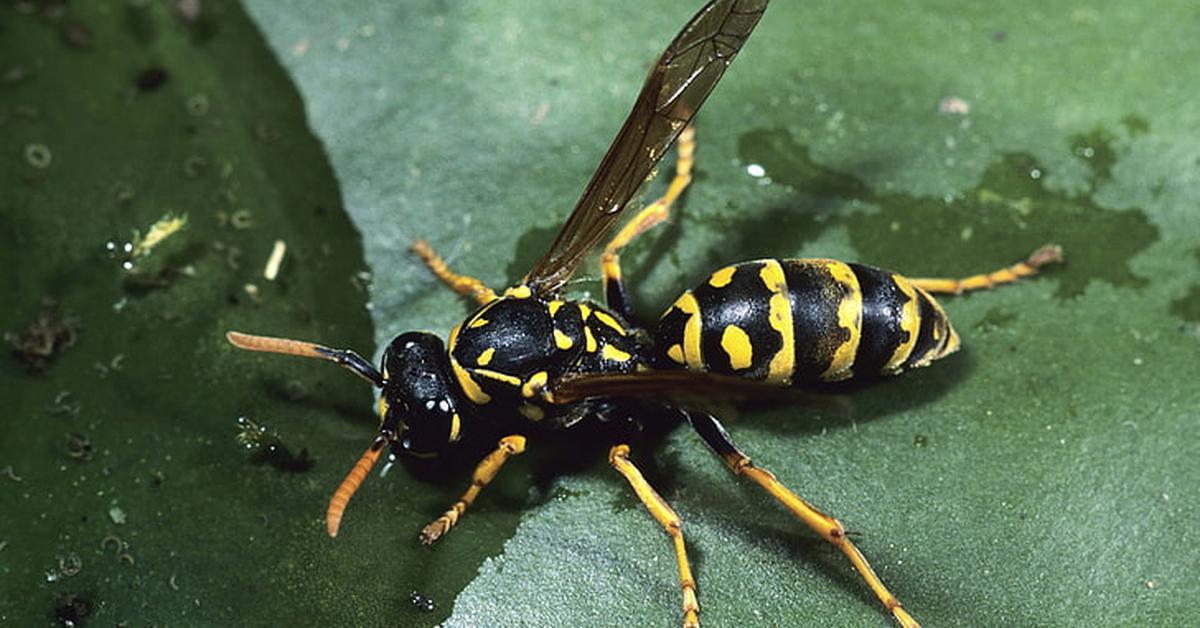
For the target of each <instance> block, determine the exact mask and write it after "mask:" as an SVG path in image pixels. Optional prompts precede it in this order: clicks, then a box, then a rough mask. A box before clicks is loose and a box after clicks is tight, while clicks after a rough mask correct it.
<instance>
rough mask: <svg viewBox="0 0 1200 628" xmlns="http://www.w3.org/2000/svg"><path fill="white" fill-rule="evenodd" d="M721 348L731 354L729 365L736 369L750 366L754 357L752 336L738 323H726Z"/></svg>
mask: <svg viewBox="0 0 1200 628" xmlns="http://www.w3.org/2000/svg"><path fill="white" fill-rule="evenodd" d="M721 348H722V349H724V350H725V354H726V355H728V356H729V365H730V366H732V367H733V368H734V370H741V369H744V368H749V367H750V363H751V362H752V361H753V359H754V346H753V345H751V344H750V336H749V335H747V334H746V332H745V331H744V330H743V329H742V328H741V327H738V326H737V325H726V326H725V331H724V332H722V333H721Z"/></svg>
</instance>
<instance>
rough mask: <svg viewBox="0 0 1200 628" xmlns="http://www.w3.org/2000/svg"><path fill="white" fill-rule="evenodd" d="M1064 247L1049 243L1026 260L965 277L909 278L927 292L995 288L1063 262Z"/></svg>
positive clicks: (962, 291) (956, 291)
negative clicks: (1046, 266)
mask: <svg viewBox="0 0 1200 628" xmlns="http://www.w3.org/2000/svg"><path fill="white" fill-rule="evenodd" d="M1062 259H1063V255H1062V247H1061V246H1058V245H1057V244H1047V245H1045V246H1043V247H1042V248H1040V249H1038V250H1036V251H1034V252H1033V253H1032V254H1030V255H1029V257H1027V258H1025V259H1024V260H1022V261H1020V262H1017V263H1016V264H1013V265H1012V266H1008V267H1006V268H1001V269H1000V270H997V271H994V272H990V273H984V274H979V275H972V276H970V277H963V278H962V279H942V278H924V279H909V281H910V282H912V284H913V285H915V286H917V287H920V288H923V289H924V290H925V291H926V292H933V293H937V294H962V293H964V292H971V291H973V290H985V289H988V288H995V287H996V286H1001V285H1004V284H1008V283H1013V282H1015V281H1017V280H1018V279H1023V278H1025V277H1030V276H1033V275H1036V274H1037V273H1038V269H1039V268H1041V267H1042V266H1045V265H1046V264H1052V263H1055V262H1061V261H1062Z"/></svg>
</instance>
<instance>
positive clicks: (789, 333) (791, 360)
mask: <svg viewBox="0 0 1200 628" xmlns="http://www.w3.org/2000/svg"><path fill="white" fill-rule="evenodd" d="M758 276H759V278H760V279H761V280H762V282H763V285H765V286H766V287H767V289H768V290H770V291H771V300H770V302H769V303H768V304H767V310H768V314H767V320H768V321H769V322H770V324H771V329H774V330H775V331H776V332H778V333H779V336H780V338H781V339H782V340H783V343H782V345H781V346H780V347H779V351H776V352H775V355H773V356H771V362H770V364H769V365H768V366H767V379H766V381H767V382H768V383H771V384H779V385H787V384H790V383H791V381H792V375H793V374H794V372H795V370H796V330H795V329H793V328H792V302H791V300H789V299H788V294H787V292H788V287H787V279H786V278H785V277H784V275H783V266H780V265H779V262H777V261H775V260H773V259H772V260H767V261H765V262H763V267H762V270H760V271H759V273H758Z"/></svg>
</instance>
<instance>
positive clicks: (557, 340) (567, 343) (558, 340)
mask: <svg viewBox="0 0 1200 628" xmlns="http://www.w3.org/2000/svg"><path fill="white" fill-rule="evenodd" d="M554 346H556V347H558V348H559V349H561V350H563V351H566V350H567V349H570V348H571V347H573V346H575V341H574V340H571V337H570V336H568V335H566V334H564V333H562V332H561V331H559V330H557V329H555V330H554Z"/></svg>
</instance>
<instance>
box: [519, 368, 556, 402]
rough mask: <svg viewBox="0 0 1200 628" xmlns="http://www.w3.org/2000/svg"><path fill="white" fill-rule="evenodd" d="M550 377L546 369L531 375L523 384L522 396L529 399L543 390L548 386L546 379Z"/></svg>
mask: <svg viewBox="0 0 1200 628" xmlns="http://www.w3.org/2000/svg"><path fill="white" fill-rule="evenodd" d="M549 377H550V375H549V374H548V373H546V371H538V372H537V373H534V374H533V375H530V376H529V379H528V380H526V381H525V383H524V384H522V385H521V396H523V397H525V398H526V399H529V398H532V397H533V396H534V395H537V394H538V393H540V392H542V389H543V388H545V387H546V380H547V379H549Z"/></svg>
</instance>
